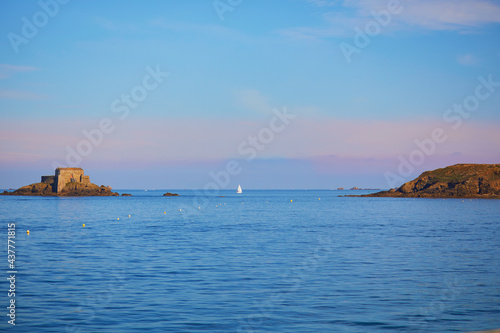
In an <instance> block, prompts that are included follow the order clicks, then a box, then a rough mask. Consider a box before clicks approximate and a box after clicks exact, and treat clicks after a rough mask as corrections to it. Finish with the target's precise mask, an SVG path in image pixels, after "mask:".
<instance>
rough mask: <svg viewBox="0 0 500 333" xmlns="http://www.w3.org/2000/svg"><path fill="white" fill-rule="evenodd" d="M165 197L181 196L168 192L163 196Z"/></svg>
mask: <svg viewBox="0 0 500 333" xmlns="http://www.w3.org/2000/svg"><path fill="white" fill-rule="evenodd" d="M163 196H164V197H178V196H179V195H178V194H177V193H170V192H167V193H165V194H164V195H163Z"/></svg>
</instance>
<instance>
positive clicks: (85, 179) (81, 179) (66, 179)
mask: <svg viewBox="0 0 500 333" xmlns="http://www.w3.org/2000/svg"><path fill="white" fill-rule="evenodd" d="M54 179H55V181H54V190H55V192H57V193H59V192H61V191H62V189H63V188H64V187H65V186H66V184H67V183H74V182H78V183H85V184H89V183H90V177H89V176H85V175H84V174H83V169H82V168H57V169H56V174H55V176H54Z"/></svg>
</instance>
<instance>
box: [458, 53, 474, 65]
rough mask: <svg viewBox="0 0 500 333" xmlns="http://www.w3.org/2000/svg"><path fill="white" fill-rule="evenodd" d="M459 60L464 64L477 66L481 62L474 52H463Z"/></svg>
mask: <svg viewBox="0 0 500 333" xmlns="http://www.w3.org/2000/svg"><path fill="white" fill-rule="evenodd" d="M457 62H458V63H459V64H460V65H464V66H476V65H478V64H479V59H478V58H477V57H476V56H475V55H473V54H462V55H459V56H458V57H457Z"/></svg>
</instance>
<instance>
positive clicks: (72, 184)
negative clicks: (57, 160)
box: [0, 168, 118, 197]
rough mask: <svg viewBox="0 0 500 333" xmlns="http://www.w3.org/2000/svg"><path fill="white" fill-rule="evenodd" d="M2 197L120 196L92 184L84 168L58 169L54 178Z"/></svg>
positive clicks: (104, 187) (6, 192)
mask: <svg viewBox="0 0 500 333" xmlns="http://www.w3.org/2000/svg"><path fill="white" fill-rule="evenodd" d="M0 195H31V196H59V197H80V196H118V193H116V192H112V191H111V187H109V186H104V185H101V186H98V185H96V184H92V183H91V182H90V177H89V176H85V175H84V173H83V169H82V168H57V169H56V171H55V175H54V176H42V179H41V182H40V183H35V184H31V185H26V186H23V187H21V188H19V189H17V190H15V191H13V192H8V191H4V192H3V193H0Z"/></svg>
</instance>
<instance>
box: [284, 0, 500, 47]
mask: <svg viewBox="0 0 500 333" xmlns="http://www.w3.org/2000/svg"><path fill="white" fill-rule="evenodd" d="M304 1H305V2H307V3H309V4H312V5H314V6H316V7H319V8H324V10H325V12H324V15H323V21H322V22H320V23H319V24H318V25H316V26H309V27H304V26H303V27H291V28H287V29H282V30H280V31H279V33H281V34H282V35H285V36H287V37H294V38H296V39H322V38H328V37H345V36H348V35H349V36H350V35H352V34H353V29H354V28H355V27H356V26H358V27H362V25H363V24H364V23H366V22H367V21H368V20H372V19H373V13H374V12H378V11H380V10H387V6H388V2H387V0H344V1H327V0H304ZM401 8H402V10H401V12H400V13H398V14H394V15H392V17H391V23H390V25H389V26H388V27H385V29H384V31H385V32H393V31H402V30H409V29H411V30H414V29H415V28H418V29H422V30H427V31H428V30H452V31H458V32H460V33H468V32H473V31H476V30H478V29H480V28H482V27H484V26H486V25H489V24H498V23H500V4H499V3H498V2H494V1H492V0H440V1H435V0H419V1H411V0H402V1H401Z"/></svg>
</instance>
